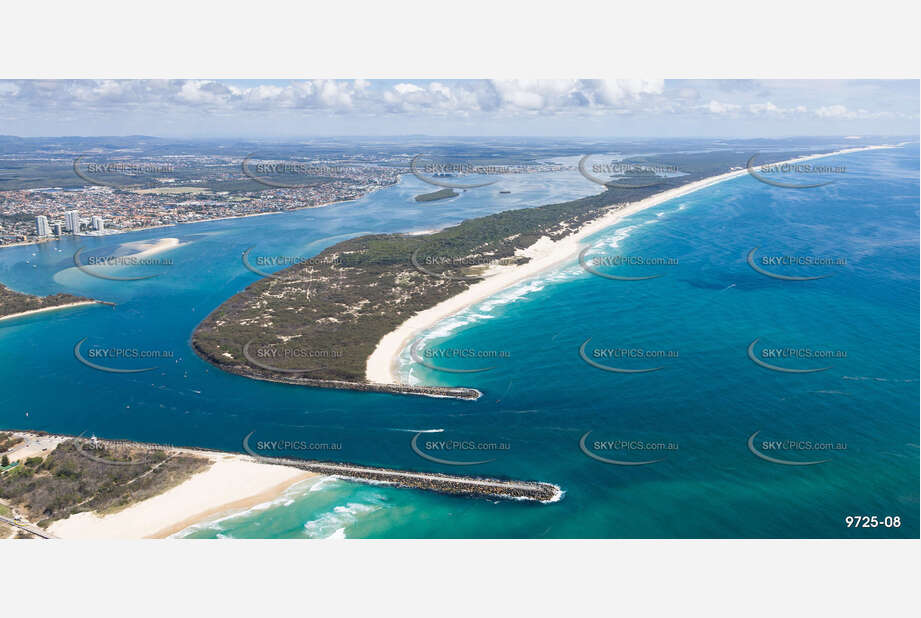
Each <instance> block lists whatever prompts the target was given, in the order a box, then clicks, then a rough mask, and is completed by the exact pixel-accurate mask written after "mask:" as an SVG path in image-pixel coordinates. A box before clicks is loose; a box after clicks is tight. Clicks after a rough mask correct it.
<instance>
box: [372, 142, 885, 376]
mask: <svg viewBox="0 0 921 618" xmlns="http://www.w3.org/2000/svg"><path fill="white" fill-rule="evenodd" d="M896 147H897V146H894V145H893V146H888V145H887V146H864V147H859V148H847V149H844V150H838V151H835V152H829V153H822V154H815V155H806V156H802V157H796V158H794V159H788V160H786V161H781V162H775V163H769V164H764V165H758V166H755V167H754V169H755V170H758V171H760V170H761V169H762V168H763V167H770V166H775V165H780V164H781V163H794V162H801V161H809V160H812V159H820V158H823V157H831V156H834V155H841V154H847V153H851V152H859V151H862V150H877V149H880V148H896ZM747 173H748V170H747V169H740V170H734V171H731V172H727V173H725V174H720V175H718V176H711V177H709V178H704V179H702V180H698V181H696V182H692V183H688V184H686V185H683V186H681V187H677V188H675V189H669V190H668V191H663V192H662V193H657V194H655V195H652V196H650V197H648V198H646V199H644V200H640V201H638V202H630V203H627V204H626V205H624V206H623V207H622V208H619V209H617V210H611V211H610V212H608V213H606V214H604V215H602V216H601V217H599V218H597V219H595V220H594V221H591V222H590V223H587V224H585V225H584V226H582V227H581V228H580V229H579V230H578V231H576V232H573V233H572V234H570V235H569V236H567V237H565V238H562V239H560V240H558V241H555V242H554V241H551V240H550V239H549V238H548V237H543V238H541V239H540V240H538V241H537V242H536V243H535V244H534V245H531V246H530V247H528V249H526V250H525V251H524V252H521V253H522V254H523V255H525V256H527V257H530V258H531V260H530V261H529V262H527V263H525V264H521V265H519V266H493V267H491V268H490V269H489V270H488V271H487V272H486V273H484V274H485V275H486V276H487V277H488V278H486V279H484V280H483V281H480V282H478V283H475V284H473V285H471V286H470V287H468V288H467V289H466V290H464V291H463V292H461V293H460V294H458V295H456V296H453V297H451V298H449V299H447V300H445V301H442V302H441V303H439V304H437V305H435V306H434V307H431V308H429V309H426V310H424V311H420V312H419V313H417V314H415V315H414V316H412V317H411V318H409V319H408V320H406V321H405V322H403V323H402V324H401V325H400V326H399V327H398V328H397V329H396V330H394V331H392V332H390V333H388V334H386V335H384V337H383V338H382V339H381V340H380V342H379V343H378V344H377V347H376V348H375V349H374V352H373V353H372V354H371V356H369V357H368V360H367V364H366V367H365V377H366V378H367V380H368V381H370V382H377V383H380V384H397V383H400V376H399V372H398V361H399V358H400V354H401V353H402V351H403V350H404V349H405V348H406V346H408V345H410V343H411V341H412V340H413V339H414V338H415V337H416V336H417V335H418V334H419V333H421V332H423V331H425V330H428V329H430V328H431V327H432V326H434V325H435V324H437V323H438V322H440V321H442V320H444V319H446V318H449V317H451V316H452V315H454V314H456V313H458V312H460V311H462V310H464V309H466V308H467V307H470V306H471V305H474V304H476V303H478V302H481V301H483V300H485V299H487V298H489V297H490V296H493V295H495V294H497V293H499V292H501V291H502V290H505V289H507V288H509V287H511V286H513V285H515V284H517V283H520V282H521V281H524V280H526V279H528V278H531V277H534V276H536V275H538V274H540V273H541V272H542V271H544V270H547V269H549V268H552V267H554V266H557V265H559V264H560V263H562V262H567V261H570V260H573V259H575V258H576V256H578V254H579V251H581V249H582V247H583V245H582V244H581V243H582V241H583V240H584V239H585V238H587V237H588V236H591V235H592V234H595V233H596V232H599V231H601V230H603V229H605V228H607V227H610V226H612V225H614V224H616V223H618V222H619V221H621V220H622V219H624V218H625V217H629V216H630V215H634V214H636V213H638V212H641V211H643V210H646V209H647V208H651V207H653V206H657V205H659V204H661V203H663V202H666V201H668V200H672V199H675V198H678V197H682V196H685V195H688V194H689V193H693V192H694V191H699V190H701V189H704V188H706V187H710V186H713V185H715V184H718V183H720V182H725V181H727V180H731V179H733V178H738V177H739V176H744V175H745V174H747Z"/></svg>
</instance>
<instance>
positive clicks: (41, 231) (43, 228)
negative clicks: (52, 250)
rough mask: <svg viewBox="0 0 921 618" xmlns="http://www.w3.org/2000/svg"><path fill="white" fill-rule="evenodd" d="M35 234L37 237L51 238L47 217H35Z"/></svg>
mask: <svg viewBox="0 0 921 618" xmlns="http://www.w3.org/2000/svg"><path fill="white" fill-rule="evenodd" d="M35 233H36V234H38V235H39V236H51V227H50V226H49V225H48V217H46V216H45V215H38V216H37V217H35Z"/></svg>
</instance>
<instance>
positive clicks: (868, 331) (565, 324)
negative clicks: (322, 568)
mask: <svg viewBox="0 0 921 618" xmlns="http://www.w3.org/2000/svg"><path fill="white" fill-rule="evenodd" d="M826 161H827V162H828V163H829V164H835V165H845V166H846V168H847V173H846V174H844V175H842V177H841V178H840V179H838V180H837V181H836V182H835V183H833V184H831V185H828V186H825V187H821V188H816V189H808V190H793V189H783V188H778V187H772V186H769V185H766V184H763V183H759V182H757V181H756V180H754V179H753V178H751V177H748V176H744V177H741V178H738V179H735V180H732V181H729V182H726V183H722V184H720V185H716V186H714V187H711V188H708V189H705V190H702V191H700V192H697V193H694V194H692V195H689V196H686V197H684V198H679V199H677V200H673V201H671V202H668V203H666V204H663V205H661V206H659V207H654V208H652V209H649V210H647V211H645V212H643V213H640V214H638V215H635V216H633V217H630V218H628V219H626V220H624V221H623V222H622V223H621V224H619V225H618V226H616V227H614V228H611V229H609V230H606V231H604V232H602V233H600V234H598V235H597V236H596V237H595V238H594V239H592V240H593V246H594V247H595V248H594V249H593V250H592V252H591V253H590V255H602V254H608V255H615V254H622V255H632V256H644V257H646V258H651V257H659V258H669V259H670V260H672V261H673V262H677V263H670V264H668V265H661V266H646V265H644V266H618V267H600V269H601V270H604V271H606V272H609V273H617V274H622V275H628V276H639V275H647V274H661V275H662V276H661V277H658V278H656V279H649V280H645V281H612V280H609V279H605V278H602V277H597V276H594V275H591V274H589V273H587V272H585V271H584V270H583V269H582V268H581V267H579V266H578V264H577V263H576V262H575V261H573V262H572V263H570V264H566V265H564V266H562V267H560V268H558V269H556V270H554V271H552V272H548V273H545V274H544V275H542V276H540V277H538V278H536V279H534V280H532V281H529V282H525V283H523V284H521V285H519V286H516V287H515V288H513V289H510V290H508V291H507V292H504V293H502V294H500V295H499V296H497V297H495V298H493V299H490V300H489V301H487V302H484V303H481V304H480V305H478V306H475V307H472V308H471V309H470V310H468V311H466V312H464V313H462V314H460V315H458V316H456V317H455V318H451V319H450V320H447V321H445V322H444V323H442V324H440V325H438V326H437V327H436V328H434V329H433V331H432V332H431V333H429V334H428V335H427V336H426V337H425V338H424V341H423V344H424V347H425V348H426V349H438V348H442V349H446V348H457V349H464V350H476V351H499V352H502V354H503V355H502V356H501V357H498V358H493V359H490V360H488V361H486V363H485V364H486V365H488V366H493V367H494V368H493V369H491V370H490V371H485V372H481V373H467V374H457V373H449V372H444V371H433V370H429V369H426V368H424V367H420V366H419V365H418V364H415V363H412V361H411V359H408V358H406V359H405V366H404V372H405V373H406V374H407V375H408V376H409V377H410V378H411V379H419V380H425V381H427V382H432V383H440V384H446V385H455V384H456V385H465V386H473V387H476V388H479V389H481V390H482V391H483V392H484V393H485V394H484V397H482V398H481V399H480V400H478V401H476V402H465V401H452V400H439V399H427V398H408V397H397V396H390V395H377V394H363V393H345V392H333V391H321V390H312V389H299V388H295V387H289V386H284V385H278V384H266V383H258V382H253V381H250V380H246V379H243V378H239V377H235V376H230V375H227V374H223V373H221V372H219V371H217V370H214V369H213V368H211V367H209V366H208V365H206V364H205V363H203V362H202V361H200V360H199V359H198V358H197V357H196V356H195V355H194V354H193V353H192V352H191V350H190V349H189V348H188V345H187V339H188V336H189V334H190V333H191V331H192V329H193V328H194V327H195V325H196V324H197V323H198V321H200V320H201V319H202V318H203V317H204V316H205V315H207V313H208V312H209V311H210V310H211V309H212V308H213V307H215V306H216V305H217V304H219V303H220V302H222V301H223V300H224V299H225V298H227V297H228V296H230V295H231V294H233V293H234V292H236V291H238V290H239V289H242V288H243V287H245V286H246V285H248V284H249V283H251V282H252V281H254V280H255V278H256V277H255V275H253V274H251V273H249V272H248V271H246V270H245V269H244V268H243V267H242V265H241V264H240V262H239V255H240V252H241V251H243V250H244V249H246V248H247V247H249V246H254V247H255V249H254V252H262V253H264V254H265V255H277V254H293V255H311V254H314V253H316V252H318V251H319V250H320V249H322V248H323V247H325V246H328V245H330V244H333V243H334V242H336V241H338V240H340V239H342V238H344V237H347V236H348V235H353V234H360V233H364V232H379V231H411V230H423V229H430V228H434V227H439V226H441V225H444V224H445V223H450V222H454V221H459V220H462V219H464V218H468V217H470V216H475V215H477V214H485V213H487V212H495V211H498V210H504V209H506V208H508V207H509V206H510V205H511V206H512V207H524V206H527V205H534V204H538V203H548V202H552V201H559V200H561V199H571V198H573V197H577V196H580V195H586V194H588V193H591V192H593V190H594V188H593V187H591V186H589V187H585V184H587V183H586V181H585V180H584V179H582V178H581V177H579V176H577V175H574V174H554V175H546V176H543V175H541V176H538V175H533V176H522V177H517V178H513V179H511V180H509V181H508V182H514V183H515V186H514V187H512V190H513V193H512V194H511V195H508V196H498V195H496V194H495V193H494V191H493V190H494V189H495V190H496V191H498V190H500V189H502V188H504V187H497V186H496V185H494V186H492V187H489V189H488V190H485V191H483V192H482V193H479V192H478V191H479V190H477V191H468V192H467V193H465V194H463V195H462V196H461V197H459V198H456V199H455V200H452V201H451V202H446V203H439V204H440V205H438V206H423V207H420V206H417V205H415V204H414V203H412V201H411V197H412V196H413V195H415V194H417V193H419V192H422V190H424V189H425V185H422V184H421V183H418V181H416V180H415V179H404V181H403V182H402V183H401V184H400V185H399V186H397V187H393V188H390V189H385V190H383V191H380V192H378V193H376V194H374V195H372V196H369V197H367V198H364V199H363V200H359V201H357V202H355V203H352V204H346V205H340V206H335V207H331V208H325V209H316V210H308V211H299V212H296V213H288V214H283V215H273V216H266V217H254V218H249V219H242V220H236V221H224V222H213V223H203V224H194V225H188V226H181V227H176V228H167V229H164V230H151V231H147V232H143V233H136V234H127V235H121V236H117V237H109V238H102V239H79V241H74V239H65V240H62V241H61V242H60V243H59V244H58V245H53V244H50V245H43V246H40V247H20V248H13V249H6V250H4V251H0V281H3V282H4V283H6V284H7V285H10V286H11V287H13V288H15V289H19V290H23V291H28V292H33V293H48V292H53V291H62V290H66V291H70V292H73V293H78V294H85V295H90V296H93V297H96V298H102V299H105V300H111V301H114V302H117V303H118V307H116V308H115V309H109V308H104V307H86V308H78V309H73V310H65V311H61V312H58V313H55V314H45V315H39V316H34V317H29V318H23V319H18V320H14V321H6V322H0V341H2V342H3V349H4V351H5V352H6V354H4V357H3V360H2V361H0V371H2V375H4V385H5V386H6V387H5V388H4V389H3V392H2V394H0V425H3V426H8V427H23V428H26V427H29V428H34V429H45V430H48V431H58V432H65V433H80V432H82V431H93V432H95V433H97V434H98V435H102V436H106V437H130V438H135V439H140V440H149V441H159V442H166V443H175V444H189V445H200V446H207V447H213V448H223V449H231V450H239V449H240V442H241V439H242V437H243V436H244V435H246V434H247V433H249V432H251V431H255V432H256V436H255V437H256V438H258V439H262V440H292V441H297V440H301V441H304V442H307V443H335V444H338V445H341V449H339V450H336V451H314V452H309V453H306V454H305V453H299V454H300V455H304V456H309V457H317V458H325V459H339V460H343V461H353V462H357V463H363V464H371V465H387V466H394V467H406V468H412V469H419V470H431V471H441V472H464V473H473V474H490V475H502V476H510V477H516V478H526V479H539V480H545V481H550V482H554V483H557V484H559V485H560V486H562V488H563V489H564V490H565V492H566V493H565V495H564V497H563V499H562V500H561V501H559V502H557V503H554V504H548V505H534V504H527V503H516V502H499V503H496V502H492V501H488V500H479V499H477V500H474V499H465V498H457V497H449V496H440V495H434V494H426V493H423V492H416V491H410V490H400V489H394V488H389V487H382V486H367V485H358V484H353V483H346V482H342V481H327V480H324V481H319V482H317V481H308V482H305V483H303V484H301V485H299V486H297V487H294V488H292V489H291V490H290V491H289V492H288V493H287V495H285V496H283V497H281V498H279V499H278V500H276V501H274V502H273V503H271V504H268V505H261V506H260V507H258V508H256V509H253V510H250V511H247V512H246V513H242V514H237V515H234V516H231V517H225V518H222V519H220V520H218V521H214V522H209V523H208V524H206V525H202V526H198V527H195V528H193V529H191V530H189V531H187V532H186V535H187V536H191V537H216V536H223V537H271V538H287V537H312V538H325V537H330V536H346V537H350V538H357V537H526V538H531V537H534V538H542V537H917V536H918V534H919V528H918V506H919V505H918V484H919V476H918V465H919V451H918V395H919V383H918V374H919V363H918V358H919V350H918V335H919V332H918V314H919V306H918V297H919V283H918V271H919V242H918V223H919V220H918V207H919V204H918V192H919V184H918V170H919V157H918V151H917V147H912V148H910V149H907V148H903V149H898V150H882V151H872V152H862V153H855V154H850V155H845V156H840V157H834V158H829V159H827V160H826ZM487 191H488V193H487ZM505 199H508V200H509V201H502V200H505ZM510 202H511V204H510ZM165 236H170V237H177V238H180V240H181V241H182V242H183V243H186V244H184V245H183V246H182V247H179V248H177V249H175V250H172V251H170V252H167V253H164V254H162V255H163V256H169V257H171V258H172V259H173V262H174V263H173V265H172V266H162V267H159V268H161V270H162V271H164V274H162V275H161V276H160V277H157V278H154V279H148V280H145V281H140V282H130V283H128V282H111V281H103V280H99V279H93V278H91V277H87V276H85V275H83V274H82V273H80V272H78V271H76V270H75V269H73V268H68V264H69V260H70V257H71V255H72V253H73V251H74V250H75V249H76V247H77V246H78V245H79V246H84V247H87V250H88V251H90V252H93V251H95V252H97V253H98V254H99V255H109V254H111V253H112V251H113V250H114V249H115V248H117V246H118V245H119V244H120V243H123V242H127V241H134V240H140V239H154V238H161V237H165ZM756 246H757V247H760V248H759V252H758V255H759V256H761V255H798V254H802V255H817V256H826V257H835V258H844V262H845V263H843V264H834V265H828V266H821V267H818V266H808V267H807V266H787V265H772V266H766V267H765V268H769V269H772V270H774V271H776V272H778V273H783V274H787V275H801V276H808V275H813V274H829V275H831V276H829V277H827V278H824V279H820V280H815V281H802V282H800V281H797V282H791V281H781V280H776V279H772V278H768V277H766V276H764V275H762V274H759V273H757V272H755V271H754V270H752V269H751V268H750V267H749V266H748V265H747V264H746V262H745V258H746V255H747V254H748V252H749V251H750V250H751V249H752V248H754V247H756ZM57 249H60V252H59V251H57ZM32 253H35V254H36V255H35V256H32V255H31V254H32ZM26 260H29V263H26ZM33 264H34V265H36V266H37V268H32V265H33ZM144 268H153V267H144ZM144 272H147V271H144ZM83 337H87V338H88V339H87V344H88V345H97V346H117V347H129V346H130V347H136V348H141V349H157V350H159V349H170V350H173V351H174V352H175V355H174V357H173V358H172V359H169V361H163V359H158V361H157V366H158V369H157V370H156V371H151V372H148V373H141V374H134V375H131V374H125V375H113V374H107V373H102V372H96V371H93V370H91V369H89V368H86V367H84V366H82V365H80V364H79V363H77V362H76V360H75V359H74V357H73V346H74V343H76V342H77V341H78V340H80V339H82V338H83ZM589 337H591V338H592V340H591V342H590V344H589V347H588V348H587V349H588V350H589V354H591V350H593V349H595V348H599V349H601V348H604V349H607V348H611V349H614V348H618V349H619V348H630V349H639V348H642V349H645V350H656V351H661V352H662V353H665V354H666V356H663V357H659V358H656V359H654V360H649V359H636V358H627V359H617V360H611V359H598V362H600V363H602V364H606V365H612V366H620V367H623V368H631V369H641V368H649V367H650V366H661V367H662V369H661V370H658V371H654V372H649V373H637V374H621V373H611V372H606V371H601V370H599V369H597V368H594V367H591V366H589V365H588V364H587V363H585V362H583V360H582V359H581V358H580V356H579V347H580V345H582V343H583V342H584V341H585V340H586V339H587V338H589ZM756 338H759V343H758V350H759V351H760V350H762V349H773V348H783V347H809V348H811V349H817V350H833V351H836V352H846V357H840V356H838V357H835V358H830V359H827V360H825V361H821V362H817V361H815V360H812V359H807V360H803V359H789V358H787V359H780V360H771V362H772V363H774V364H776V365H781V366H783V367H786V368H794V369H796V368H798V369H804V368H805V369H809V368H817V367H820V366H829V367H830V368H829V369H828V370H825V371H822V372H817V373H804V374H792V373H784V372H775V371H769V370H767V369H764V368H762V367H759V366H757V365H756V364H755V363H754V362H752V361H751V360H750V359H749V358H748V356H747V354H746V349H747V347H748V346H749V344H750V343H751V342H752V341H753V340H755V339H756ZM433 362H435V364H437V365H438V366H440V367H443V368H455V369H456V368H468V369H469V368H480V367H483V366H484V361H483V360H482V359H470V358H465V359H456V358H453V359H451V358H449V359H439V360H437V361H433ZM130 365H131V363H130V362H128V361H125V366H130ZM26 413H28V416H26ZM423 430H424V431H426V432H427V433H424V434H420V437H419V442H418V444H419V446H420V447H421V448H422V450H423V451H424V452H425V453H427V454H430V455H432V456H436V457H440V458H444V459H453V460H457V461H472V460H480V459H493V461H491V462H489V463H485V464H480V465H474V466H460V467H458V466H448V465H444V464H438V463H434V462H432V461H429V460H427V459H424V458H422V457H420V456H419V455H417V454H416V453H415V452H414V451H413V450H412V449H411V448H410V440H411V438H412V437H413V436H414V435H415V434H416V432H417V431H423ZM588 431H591V432H592V433H591V438H590V439H588V442H587V444H589V445H590V446H591V445H592V444H593V442H594V441H596V440H600V441H615V440H616V441H620V440H624V441H626V440H633V441H643V442H649V443H656V444H659V443H661V444H668V445H673V446H675V447H676V448H672V449H669V450H659V451H656V452H650V451H645V452H639V451H625V450H617V451H604V450H598V449H594V450H592V449H591V448H590V450H592V452H594V453H596V454H598V455H601V456H604V457H608V458H615V459H620V460H631V461H644V460H650V459H661V461H659V462H657V463H654V464H650V465H642V466H620V465H610V464H606V463H602V462H600V461H597V460H595V459H593V458H590V457H589V456H587V455H586V454H584V453H583V451H582V450H581V449H580V448H579V439H580V437H581V436H582V435H584V434H585V433H586V432H588ZM758 431H760V432H761V433H760V434H759V436H758V438H757V442H756V445H761V444H762V441H774V440H796V441H813V442H826V441H827V442H830V443H833V444H836V445H846V448H842V449H838V450H834V451H823V452H821V453H815V452H804V451H802V450H800V451H797V452H793V451H789V450H787V451H784V452H776V451H770V450H763V449H762V452H764V453H765V454H767V455H771V456H774V457H778V458H783V459H787V460H790V461H806V460H818V459H828V460H829V461H827V462H825V463H822V464H818V465H809V466H787V465H780V464H776V463H772V462H768V461H765V460H763V459H760V458H758V457H756V456H755V455H754V454H752V453H751V452H750V450H749V448H748V446H747V440H748V439H749V437H750V436H751V435H752V434H753V433H755V432H758ZM442 440H450V441H459V442H465V443H466V442H470V443H474V444H476V445H479V443H489V444H493V445H501V446H502V447H503V448H502V449H498V450H482V449H479V450H477V449H473V450H457V449H455V450H452V451H444V450H437V448H432V447H433V446H436V445H435V444H433V443H436V442H438V441H442ZM848 515H871V516H872V515H877V516H879V517H880V519H882V518H883V517H885V516H899V517H900V521H901V527H899V528H884V527H878V528H873V529H858V530H853V529H848V528H846V527H845V523H844V518H845V517H846V516H848Z"/></svg>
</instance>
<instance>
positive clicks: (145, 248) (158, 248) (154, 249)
mask: <svg viewBox="0 0 921 618" xmlns="http://www.w3.org/2000/svg"><path fill="white" fill-rule="evenodd" d="M179 246H181V245H180V243H179V239H178V238H160V239H159V240H154V241H151V240H139V241H135V242H126V243H123V244H122V247H124V248H126V249H130V250H131V251H133V253H129V254H128V255H125V256H122V257H131V258H143V257H148V256H151V255H156V254H157V253H162V252H164V251H168V250H170V249H175V248H176V247H179Z"/></svg>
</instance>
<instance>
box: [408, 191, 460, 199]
mask: <svg viewBox="0 0 921 618" xmlns="http://www.w3.org/2000/svg"><path fill="white" fill-rule="evenodd" d="M458 195H460V193H458V192H457V191H455V190H454V189H441V190H440V191H433V192H431V193H422V194H421V195H417V196H416V201H417V202H435V201H438V200H445V199H448V198H449V197H457V196H458Z"/></svg>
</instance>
